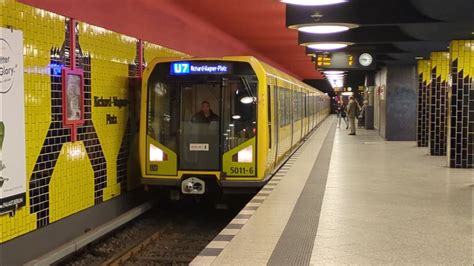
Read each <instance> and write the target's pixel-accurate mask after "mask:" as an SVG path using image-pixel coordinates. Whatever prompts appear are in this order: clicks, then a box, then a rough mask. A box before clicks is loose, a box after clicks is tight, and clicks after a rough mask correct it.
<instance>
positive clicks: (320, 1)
mask: <svg viewBox="0 0 474 266" xmlns="http://www.w3.org/2000/svg"><path fill="white" fill-rule="evenodd" d="M281 1H282V2H283V3H286V4H291V5H300V6H326V5H334V4H340V3H345V2H347V0H281Z"/></svg>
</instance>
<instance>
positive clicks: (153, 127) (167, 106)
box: [147, 82, 179, 151]
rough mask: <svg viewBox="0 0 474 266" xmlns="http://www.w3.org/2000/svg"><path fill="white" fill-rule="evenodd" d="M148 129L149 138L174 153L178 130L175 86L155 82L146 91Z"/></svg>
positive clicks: (177, 99)
mask: <svg viewBox="0 0 474 266" xmlns="http://www.w3.org/2000/svg"><path fill="white" fill-rule="evenodd" d="M148 93H149V95H148V115H147V118H148V127H147V133H148V135H149V136H150V137H152V138H154V139H155V140H157V141H159V142H161V143H163V145H165V146H167V147H168V148H170V149H171V150H173V151H176V146H177V139H176V135H177V132H178V128H179V90H178V87H177V86H176V85H173V84H163V83H160V82H156V83H153V84H150V87H149V90H148Z"/></svg>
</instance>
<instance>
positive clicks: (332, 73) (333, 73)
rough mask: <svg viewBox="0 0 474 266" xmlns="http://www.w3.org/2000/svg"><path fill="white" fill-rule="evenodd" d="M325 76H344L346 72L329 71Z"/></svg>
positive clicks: (325, 72)
mask: <svg viewBox="0 0 474 266" xmlns="http://www.w3.org/2000/svg"><path fill="white" fill-rule="evenodd" d="M324 74H326V75H341V74H344V71H338V70H328V71H324Z"/></svg>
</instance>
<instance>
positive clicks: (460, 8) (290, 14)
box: [286, 0, 474, 64]
mask: <svg viewBox="0 0 474 266" xmlns="http://www.w3.org/2000/svg"><path fill="white" fill-rule="evenodd" d="M315 14H318V15H319V16H318V17H319V18H318V19H317V20H318V21H317V23H351V24H358V25H359V27H358V28H355V29H352V30H349V31H346V32H342V33H335V34H326V35H313V34H307V33H299V36H298V40H299V43H308V42H315V41H318V42H352V43H355V44H354V45H352V46H349V48H346V50H353V49H374V50H375V53H376V55H377V61H378V63H379V64H414V63H415V57H425V58H429V56H430V53H431V52H433V51H443V50H448V46H449V41H450V40H453V39H472V38H473V37H474V35H472V33H473V32H474V2H473V1H472V0H449V1H441V0H439V1H438V0H383V1H381V0H349V1H348V2H346V3H342V4H337V5H331V6H322V7H301V6H288V8H287V13H286V15H287V26H291V25H299V24H308V23H316V21H315V18H313V17H314V15H315ZM312 16H313V17H312ZM308 52H309V51H308Z"/></svg>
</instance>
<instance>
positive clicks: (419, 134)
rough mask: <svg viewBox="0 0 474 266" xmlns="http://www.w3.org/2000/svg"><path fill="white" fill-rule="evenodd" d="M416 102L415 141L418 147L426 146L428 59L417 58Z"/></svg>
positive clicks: (429, 73) (429, 76)
mask: <svg viewBox="0 0 474 266" xmlns="http://www.w3.org/2000/svg"><path fill="white" fill-rule="evenodd" d="M417 72H418V92H417V94H418V103H417V124H416V142H417V144H418V147H428V140H429V127H428V125H429V121H430V120H429V108H428V103H429V95H430V94H429V91H430V90H429V88H430V83H431V68H430V60H418V62H417Z"/></svg>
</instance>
